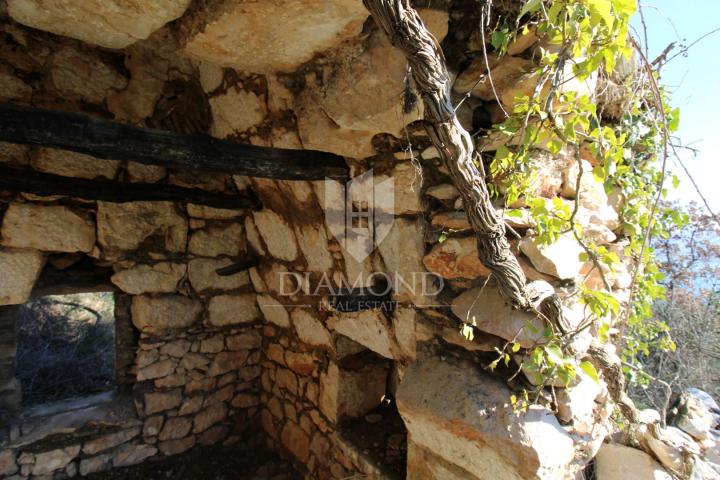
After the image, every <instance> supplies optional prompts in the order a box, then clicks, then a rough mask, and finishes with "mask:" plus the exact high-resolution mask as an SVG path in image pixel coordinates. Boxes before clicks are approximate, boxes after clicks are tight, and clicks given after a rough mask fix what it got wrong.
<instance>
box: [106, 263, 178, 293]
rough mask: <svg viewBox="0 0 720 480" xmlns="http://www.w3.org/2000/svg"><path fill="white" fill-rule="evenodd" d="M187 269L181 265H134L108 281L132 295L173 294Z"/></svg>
mask: <svg viewBox="0 0 720 480" xmlns="http://www.w3.org/2000/svg"><path fill="white" fill-rule="evenodd" d="M186 271H187V267H186V266H185V265H184V264H181V263H170V262H160V263H156V264H155V265H136V266H134V267H132V268H129V269H127V270H121V271H119V272H117V273H116V274H115V275H113V276H112V277H111V278H110V280H111V281H112V282H113V283H114V284H115V285H117V286H118V287H119V288H120V289H121V290H123V291H124V292H127V293H131V294H133V295H139V294H141V293H173V292H175V291H176V290H177V288H178V284H179V283H180V280H182V278H183V277H184V276H185V272H186Z"/></svg>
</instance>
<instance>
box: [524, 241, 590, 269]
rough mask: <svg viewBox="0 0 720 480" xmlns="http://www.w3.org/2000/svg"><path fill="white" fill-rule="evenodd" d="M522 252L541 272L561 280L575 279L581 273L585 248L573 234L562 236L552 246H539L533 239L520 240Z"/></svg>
mask: <svg viewBox="0 0 720 480" xmlns="http://www.w3.org/2000/svg"><path fill="white" fill-rule="evenodd" d="M520 250H521V251H522V253H524V254H525V255H527V256H528V258H529V259H530V261H531V262H532V264H533V266H534V267H535V268H536V269H537V270H538V271H540V272H542V273H546V274H548V275H552V276H553V277H556V278H560V279H574V278H575V277H577V276H578V274H579V273H580V269H581V268H582V263H581V262H580V258H579V255H580V254H581V253H583V252H584V250H583V248H582V247H581V246H580V244H579V243H577V241H576V240H575V238H574V237H573V236H572V234H569V233H566V234H563V235H561V236H560V237H559V238H558V240H557V241H556V242H555V243H553V244H551V245H543V246H540V245H538V244H537V243H536V242H535V241H534V240H533V239H532V238H531V237H525V238H523V239H522V240H520Z"/></svg>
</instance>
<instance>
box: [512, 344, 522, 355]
mask: <svg viewBox="0 0 720 480" xmlns="http://www.w3.org/2000/svg"><path fill="white" fill-rule="evenodd" d="M511 350H512V352H513V353H517V352H518V351H520V344H519V343H513V344H512V348H511Z"/></svg>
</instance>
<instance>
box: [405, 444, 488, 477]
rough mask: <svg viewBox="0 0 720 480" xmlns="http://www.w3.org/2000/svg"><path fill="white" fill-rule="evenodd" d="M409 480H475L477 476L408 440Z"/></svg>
mask: <svg viewBox="0 0 720 480" xmlns="http://www.w3.org/2000/svg"><path fill="white" fill-rule="evenodd" d="M406 478H407V479H408V480H424V479H429V478H433V479H435V478H437V479H440V478H442V479H443V480H475V479H478V477H476V476H475V475H473V474H472V473H470V472H468V471H467V470H463V469H462V468H460V467H458V466H457V465H453V464H451V463H450V462H448V461H446V460H445V459H443V458H441V457H439V456H437V455H435V454H434V453H432V452H429V451H428V450H426V449H425V448H423V447H421V446H420V445H418V444H417V443H415V442H414V441H413V440H412V437H410V438H408V445H407V476H406Z"/></svg>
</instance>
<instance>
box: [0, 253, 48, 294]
mask: <svg viewBox="0 0 720 480" xmlns="http://www.w3.org/2000/svg"><path fill="white" fill-rule="evenodd" d="M44 263H45V261H44V257H43V254H42V253H40V252H37V251H33V250H27V251H26V250H8V249H0V279H1V280H0V305H19V304H21V303H25V302H26V301H27V300H28V299H29V298H30V292H31V291H32V288H33V286H34V285H35V281H36V280H37V278H38V276H39V275H40V271H41V270H42V267H43V264H44Z"/></svg>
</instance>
